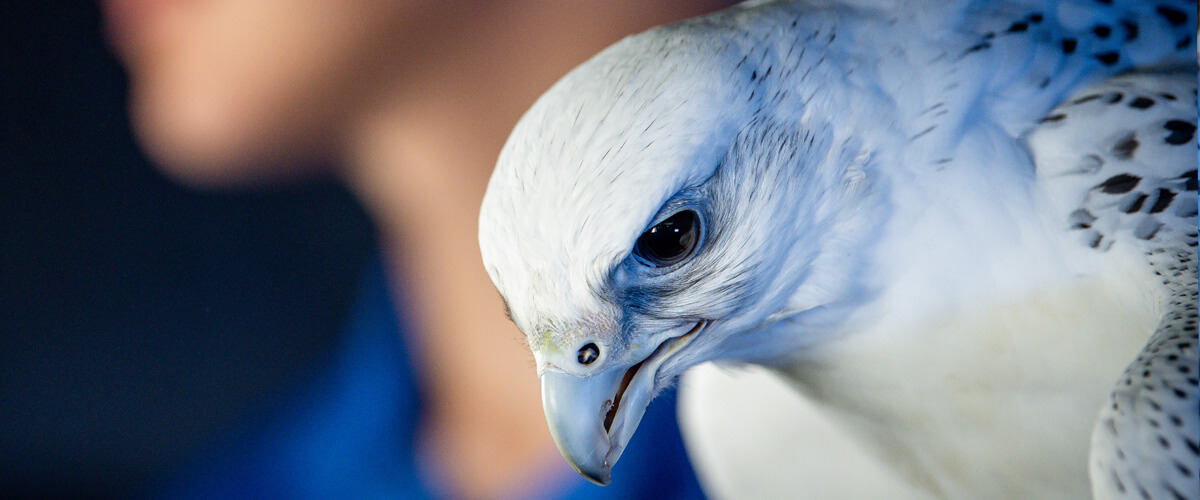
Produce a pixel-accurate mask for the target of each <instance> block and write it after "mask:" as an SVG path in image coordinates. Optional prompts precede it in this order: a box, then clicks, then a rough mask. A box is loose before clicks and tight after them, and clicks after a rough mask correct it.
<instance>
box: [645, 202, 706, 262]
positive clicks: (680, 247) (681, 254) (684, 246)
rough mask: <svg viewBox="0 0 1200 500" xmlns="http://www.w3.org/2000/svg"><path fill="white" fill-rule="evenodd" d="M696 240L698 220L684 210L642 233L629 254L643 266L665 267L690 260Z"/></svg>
mask: <svg viewBox="0 0 1200 500" xmlns="http://www.w3.org/2000/svg"><path fill="white" fill-rule="evenodd" d="M699 240H700V224H699V217H697V216H696V212H693V211H691V210H684V211H682V212H679V213H677V214H675V215H672V216H671V217H669V218H667V220H664V221H662V222H659V223H658V224H657V225H655V226H654V227H652V228H650V230H649V231H646V232H644V233H642V235H641V236H640V237H638V240H637V244H636V245H634V249H633V252H634V254H635V255H637V256H638V257H639V258H641V259H642V260H643V261H644V262H646V263H647V264H650V265H652V266H654V267H666V266H670V265H672V264H676V263H679V262H680V261H682V260H683V259H685V258H687V257H689V256H691V254H692V251H693V250H695V249H696V243H698V242H699Z"/></svg>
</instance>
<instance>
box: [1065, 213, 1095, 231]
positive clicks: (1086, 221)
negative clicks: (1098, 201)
mask: <svg viewBox="0 0 1200 500" xmlns="http://www.w3.org/2000/svg"><path fill="white" fill-rule="evenodd" d="M1068 222H1070V224H1071V229H1088V228H1090V227H1092V223H1093V222H1096V216H1095V215H1092V213H1091V212H1089V211H1088V210H1087V209H1086V208H1080V209H1077V210H1075V211H1074V212H1071V215H1069V216H1068Z"/></svg>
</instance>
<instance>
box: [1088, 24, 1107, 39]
mask: <svg viewBox="0 0 1200 500" xmlns="http://www.w3.org/2000/svg"><path fill="white" fill-rule="evenodd" d="M1092 33H1094V34H1095V35H1096V36H1097V37H1098V38H1101V39H1104V38H1108V35H1111V34H1112V27H1110V26H1109V25H1107V24H1100V25H1097V26H1096V27H1095V28H1092Z"/></svg>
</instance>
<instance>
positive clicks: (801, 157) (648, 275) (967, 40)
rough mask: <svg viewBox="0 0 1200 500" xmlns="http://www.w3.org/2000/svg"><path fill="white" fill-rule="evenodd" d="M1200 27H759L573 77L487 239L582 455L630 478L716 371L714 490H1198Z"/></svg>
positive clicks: (700, 404)
mask: <svg viewBox="0 0 1200 500" xmlns="http://www.w3.org/2000/svg"><path fill="white" fill-rule="evenodd" d="M1195 19H1196V5H1195V3H1194V2H1191V1H1182V2H1181V1H1174V2H1169V1H1165V0H1164V1H1162V2H1133V1H1131V2H1121V1H1115V2H1107V1H1102V2H1095V1H1087V2H1077V3H1076V2H1062V3H1056V2H1033V1H1029V2H984V1H959V2H949V3H946V4H942V3H933V2H931V3H929V4H922V3H921V2H895V3H893V4H890V5H886V6H875V5H872V4H870V3H865V2H864V3H862V4H829V3H825V2H821V3H813V4H806V3H799V2H774V3H755V4H748V5H741V6H737V7H734V8H732V9H728V10H726V11H722V12H719V13H716V14H714V15H711V16H708V17H705V18H700V19H696V20H691V21H687V22H684V23H680V24H677V25H673V26H668V27H663V28H658V29H655V30H652V31H649V32H647V33H643V34H641V35H637V36H634V37H630V38H628V39H626V40H624V41H622V42H620V43H618V44H616V45H614V46H613V47H611V48H609V49H608V50H606V51H604V52H602V53H601V54H599V55H597V56H596V57H595V58H593V59H592V60H591V61H589V62H587V63H585V64H584V65H583V66H581V67H580V68H578V69H576V70H575V71H573V72H572V73H571V74H569V75H567V76H566V77H565V78H564V79H563V80H562V81H560V82H559V83H558V84H556V85H555V86H554V87H553V88H552V89H551V90H550V91H549V92H547V94H546V95H545V96H543V97H542V98H541V99H540V100H539V101H538V102H537V103H536V104H535V105H534V106H533V108H532V109H530V111H529V112H528V113H527V114H526V116H525V117H524V118H523V119H522V120H521V122H520V123H519V124H518V125H517V127H516V129H515V130H514V132H513V135H512V137H511V138H510V139H509V142H508V144H507V145H506V146H505V149H504V151H503V153H502V154H501V157H500V160H499V162H498V164H497V168H496V171H495V173H494V175H493V177H492V181H491V184H490V186H489V189H488V193H487V196H486V197H485V200H484V203H483V209H482V214H481V218H480V242H481V247H482V250H483V255H484V263H485V265H486V266H487V269H488V272H489V274H490V275H491V277H492V279H493V281H494V282H495V284H496V286H497V288H498V289H499V290H500V292H501V294H502V295H504V297H505V299H506V301H507V303H508V306H509V310H510V313H511V316H512V318H513V320H514V321H515V322H516V323H517V325H518V326H520V327H521V328H522V330H524V331H525V332H526V334H527V336H528V339H529V342H530V347H531V348H532V350H533V352H534V356H535V359H536V361H537V364H538V370H539V376H540V377H541V378H542V382H543V399H544V402H545V404H546V412H547V418H548V419H549V421H550V424H551V428H552V432H553V433H554V437H555V440H556V442H557V443H558V444H559V447H560V449H561V450H562V451H563V454H564V456H566V457H567V459H568V461H569V462H570V463H571V464H572V465H573V466H574V467H575V468H576V470H578V471H580V473H582V474H584V475H585V476H587V477H589V478H590V479H592V480H594V481H597V482H600V483H607V482H608V481H609V480H610V478H609V474H610V471H611V467H612V465H613V464H614V463H615V462H616V460H617V459H618V458H619V456H620V453H621V451H622V450H623V448H624V445H625V443H626V442H628V440H629V439H630V436H631V435H632V433H633V430H634V429H635V428H636V427H637V422H638V420H639V419H640V418H641V414H642V411H644V408H645V405H646V404H649V400H650V399H651V398H652V397H653V395H654V394H655V393H656V392H657V391H658V390H660V389H661V388H662V387H664V386H666V385H668V384H670V383H671V382H672V381H673V380H674V379H675V378H677V377H678V376H679V375H680V374H682V373H683V372H684V371H685V370H686V369H687V368H689V367H692V366H695V365H697V364H700V363H703V362H706V361H715V362H717V363H718V364H719V365H721V366H725V367H728V368H726V369H725V371H722V370H721V369H714V368H704V369H703V371H699V372H697V373H695V374H693V375H689V376H688V377H686V378H685V381H684V384H683V388H682V389H683V397H684V400H683V404H682V406H681V408H682V410H681V411H683V412H685V413H686V414H685V415H683V420H684V423H685V424H686V429H685V430H687V431H688V435H687V438H688V441H689V448H690V449H691V451H692V454H693V458H694V459H695V461H696V463H697V465H698V468H699V470H700V472H701V475H702V480H703V481H704V482H705V486H706V488H707V489H708V490H709V492H710V493H712V494H713V495H715V496H720V497H727V498H761V497H770V496H776V497H780V496H782V497H801V496H803V495H804V494H805V493H806V492H808V493H812V494H817V495H820V496H821V497H828V496H829V495H831V494H841V495H842V496H844V497H847V498H854V497H859V496H861V495H864V494H870V493H871V492H872V491H879V490H885V491H890V492H892V493H893V494H894V496H895V497H901V496H904V497H923V496H935V497H947V498H1084V497H1087V496H1089V495H1090V494H1094V495H1095V496H1096V497H1097V498H1142V497H1144V496H1146V497H1149V498H1175V495H1178V496H1179V497H1180V498H1195V497H1196V495H1197V469H1198V466H1200V460H1198V458H1197V457H1198V454H1200V450H1198V449H1197V447H1198V445H1197V434H1198V432H1197V420H1198V416H1197V412H1198V407H1200V399H1198V396H1197V390H1196V386H1197V384H1196V377H1197V359H1196V352H1197V351H1196V267H1195V260H1196V233H1197V231H1196V229H1197V228H1196V211H1197V210H1196V204H1197V199H1196V158H1197V157H1196V149H1195V148H1196V143H1195V137H1194V135H1195V125H1196V76H1197V70H1196V63H1195V54H1196V52H1195V41H1194V38H1195V35H1196V32H1195ZM1135 358H1136V360H1135ZM746 365H750V366H755V367H757V368H755V369H754V370H752V371H751V373H749V374H746V373H742V372H741V371H740V369H739V368H737V367H738V366H746ZM764 377H774V379H765V378H764ZM764 380H765V381H764ZM775 380H777V381H778V382H775ZM780 384H782V385H783V386H786V387H787V388H788V390H785V391H780V390H779V389H778V387H777V386H779V385H780ZM723 391H724V392H723ZM749 394H764V395H765V396H762V397H768V398H772V399H770V400H769V401H761V402H760V403H757V404H756V403H755V402H754V399H753V398H749V397H746V395H749ZM736 396H741V397H740V398H738V399H736V400H738V401H742V402H743V403H742V404H741V405H739V406H736V407H730V406H729V405H728V404H725V403H726V402H727V401H730V400H731V398H732V397H736ZM801 398H802V399H801ZM814 405H815V406H814ZM813 408H816V409H815V410H814V409H813ZM1102 409H1103V411H1102ZM799 419H804V422H808V424H805V425H811V426H825V425H832V427H829V429H832V430H830V431H829V432H827V433H822V434H821V435H819V436H814V435H813V434H812V433H811V432H808V431H805V430H804V429H809V428H813V427H807V426H806V427H804V428H803V429H802V428H800V427H798V426H800V425H802V424H803V422H800V421H799ZM736 422H745V423H746V427H741V428H737V429H736V431H728V432H726V431H724V429H729V428H730V427H731V426H733V425H737V424H736ZM815 428H823V427H815ZM814 439H819V440H820V441H823V442H825V443H826V444H827V445H828V446H830V447H831V448H829V449H825V450H821V451H815V450H811V449H808V448H804V447H808V446H810V445H812V444H813V442H814ZM748 442H753V443H760V444H759V445H756V446H746V443H748ZM802 448H803V451H800V452H797V451H796V450H800V449H802ZM802 467H809V468H806V469H804V471H805V472H808V474H800V473H796V474H786V473H785V471H788V470H794V471H798V470H800V468H802ZM810 468H813V469H810ZM814 469H815V470H818V471H821V473H820V474H813V473H812V472H813V470H814ZM866 471H877V472H878V473H869V474H866V473H864V472H866ZM856 474H860V475H862V476H863V477H861V479H860V480H858V481H852V478H855V477H856ZM822 476H823V477H827V478H828V480H829V481H833V482H838V483H840V484H843V485H844V487H839V486H838V484H830V483H826V484H815V481H817V480H819V478H820V477H822ZM877 477H879V478H882V479H880V480H879V481H874V478H877ZM1089 477H1090V479H1089Z"/></svg>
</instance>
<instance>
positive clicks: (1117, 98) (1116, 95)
mask: <svg viewBox="0 0 1200 500" xmlns="http://www.w3.org/2000/svg"><path fill="white" fill-rule="evenodd" d="M1124 98H1125V94H1122V93H1120V92H1113V93H1112V95H1110V96H1108V103H1109V104H1116V103H1118V102H1121V99H1124Z"/></svg>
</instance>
